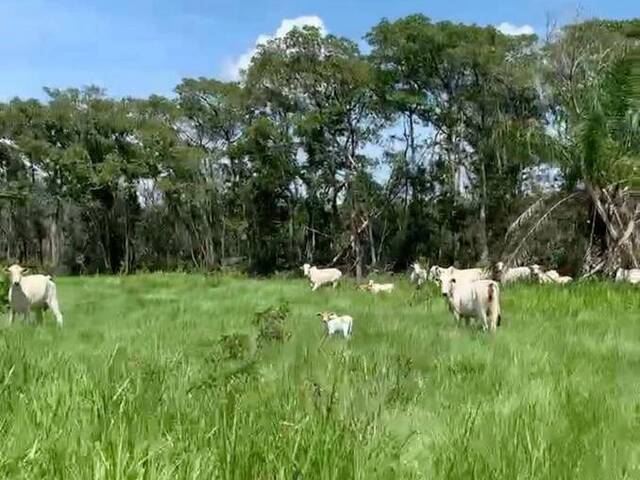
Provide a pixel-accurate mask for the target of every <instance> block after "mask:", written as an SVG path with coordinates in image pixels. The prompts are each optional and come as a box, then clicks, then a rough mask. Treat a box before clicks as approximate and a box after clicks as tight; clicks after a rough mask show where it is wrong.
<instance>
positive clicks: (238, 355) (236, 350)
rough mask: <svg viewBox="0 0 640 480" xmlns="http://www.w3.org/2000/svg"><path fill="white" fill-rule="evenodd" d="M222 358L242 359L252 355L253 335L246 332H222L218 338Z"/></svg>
mask: <svg viewBox="0 0 640 480" xmlns="http://www.w3.org/2000/svg"><path fill="white" fill-rule="evenodd" d="M218 347H219V348H220V354H221V358H223V359H225V360H242V359H245V358H247V357H249V356H250V355H251V351H252V342H251V337H250V336H249V335H247V334H246V333H237V332H233V333H229V334H222V335H220V338H219V339H218Z"/></svg>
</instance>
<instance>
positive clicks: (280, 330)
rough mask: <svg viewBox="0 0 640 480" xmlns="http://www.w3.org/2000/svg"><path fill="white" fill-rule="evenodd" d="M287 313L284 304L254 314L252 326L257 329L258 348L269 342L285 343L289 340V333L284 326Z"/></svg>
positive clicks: (286, 305)
mask: <svg viewBox="0 0 640 480" xmlns="http://www.w3.org/2000/svg"><path fill="white" fill-rule="evenodd" d="M289 312H290V310H289V305H288V304H286V303H283V304H281V305H280V306H278V307H269V308H267V309H266V310H263V311H260V312H256V314H255V318H254V320H253V324H254V325H255V326H256V327H258V336H257V338H256V341H257V343H258V346H259V347H261V346H263V345H264V344H265V343H270V342H286V341H287V340H289V338H291V332H290V331H289V330H288V329H287V326H286V322H287V318H288V317H289Z"/></svg>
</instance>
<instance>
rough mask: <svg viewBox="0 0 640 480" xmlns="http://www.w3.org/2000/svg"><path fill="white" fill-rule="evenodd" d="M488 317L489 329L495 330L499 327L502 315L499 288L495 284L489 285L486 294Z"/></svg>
mask: <svg viewBox="0 0 640 480" xmlns="http://www.w3.org/2000/svg"><path fill="white" fill-rule="evenodd" d="M487 297H488V304H489V305H488V307H489V308H488V310H489V311H488V312H487V313H488V316H489V321H490V328H491V329H495V328H496V327H499V326H500V323H501V322H502V315H501V314H500V287H498V284H497V283H495V282H491V283H489V287H488V292H487Z"/></svg>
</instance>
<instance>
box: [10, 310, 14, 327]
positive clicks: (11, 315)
mask: <svg viewBox="0 0 640 480" xmlns="http://www.w3.org/2000/svg"><path fill="white" fill-rule="evenodd" d="M13 316H14V313H13V308H10V309H9V325H13Z"/></svg>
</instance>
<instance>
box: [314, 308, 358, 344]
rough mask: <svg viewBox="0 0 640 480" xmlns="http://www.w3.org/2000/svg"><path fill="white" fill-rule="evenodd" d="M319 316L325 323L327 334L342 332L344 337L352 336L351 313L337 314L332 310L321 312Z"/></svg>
mask: <svg viewBox="0 0 640 480" xmlns="http://www.w3.org/2000/svg"><path fill="white" fill-rule="evenodd" d="M318 316H319V317H320V318H321V320H322V322H323V323H324V325H325V328H326V333H327V336H331V335H334V334H336V333H341V334H342V336H343V337H344V338H349V337H350V336H351V331H352V330H353V318H351V317H350V316H349V315H336V314H335V313H332V312H320V313H318Z"/></svg>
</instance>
